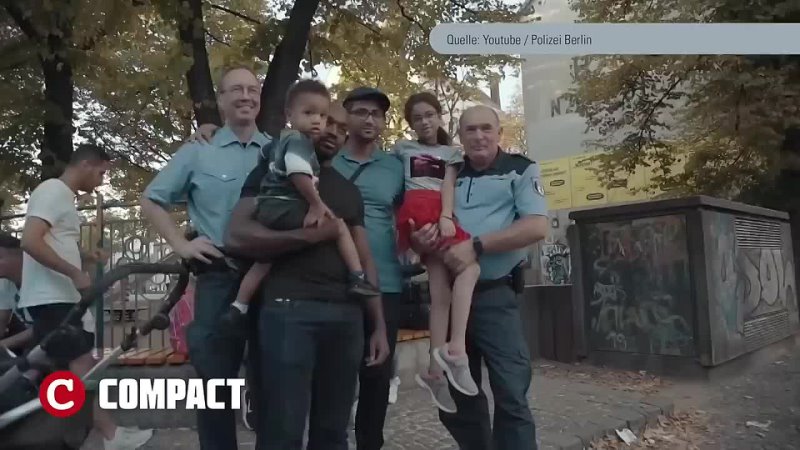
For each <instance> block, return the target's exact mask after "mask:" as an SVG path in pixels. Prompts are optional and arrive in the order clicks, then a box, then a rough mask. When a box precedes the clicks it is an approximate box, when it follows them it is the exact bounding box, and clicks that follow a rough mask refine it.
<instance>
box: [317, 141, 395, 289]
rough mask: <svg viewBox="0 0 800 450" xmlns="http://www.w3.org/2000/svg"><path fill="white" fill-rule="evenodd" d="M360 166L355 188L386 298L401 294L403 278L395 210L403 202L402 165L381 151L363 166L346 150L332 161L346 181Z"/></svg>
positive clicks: (362, 163) (377, 151)
mask: <svg viewBox="0 0 800 450" xmlns="http://www.w3.org/2000/svg"><path fill="white" fill-rule="evenodd" d="M361 165H366V167H365V168H364V170H363V171H362V172H361V174H360V175H359V176H358V178H357V179H356V180H355V185H356V186H357V187H358V189H359V191H361V197H362V198H363V199H364V228H365V229H366V231H367V240H368V241H369V248H370V251H371V252H372V258H373V259H374V260H375V266H376V268H377V270H378V281H379V284H380V289H381V292H383V293H385V294H397V293H401V292H403V274H402V271H401V266H400V260H399V259H398V255H397V244H396V239H397V238H396V237H395V217H394V210H395V207H396V205H398V204H399V202H401V201H402V198H403V183H404V181H403V163H402V162H400V160H399V159H397V158H396V157H394V156H392V155H390V154H388V153H386V152H384V151H381V150H380V149H379V150H376V151H375V152H374V153H373V154H372V157H371V158H370V159H369V160H367V161H364V162H360V161H358V160H356V159H353V158H351V157H350V156H348V154H347V152H346V150H342V151H340V152H339V154H338V155H336V157H334V159H333V168H334V169H336V170H337V171H338V172H339V173H340V174H342V175H343V176H344V177H345V178H347V179H350V177H351V176H352V175H353V173H354V172H355V171H356V170H357V169H358V167H359V166H361Z"/></svg>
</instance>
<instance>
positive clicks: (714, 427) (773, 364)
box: [666, 349, 800, 450]
mask: <svg viewBox="0 0 800 450" xmlns="http://www.w3.org/2000/svg"><path fill="white" fill-rule="evenodd" d="M681 390H683V391H684V395H683V396H678V395H677V393H678V392H680V391H681ZM666 392H667V393H669V392H675V393H676V395H674V398H675V399H676V402H677V405H678V406H677V407H678V408H680V409H683V410H701V411H703V412H705V413H707V416H708V420H707V429H708V433H707V434H705V436H704V438H702V439H701V440H700V443H701V444H702V446H701V447H700V448H724V449H726V450H727V449H733V450H739V449H741V450H751V449H797V448H800V351H798V350H796V349H795V350H791V349H789V350H787V351H786V352H785V353H783V354H782V355H776V357H775V358H771V360H770V361H765V362H763V363H761V364H758V365H757V366H756V367H752V368H751V369H750V370H748V371H747V372H745V373H742V374H741V375H739V376H736V377H733V378H731V379H728V380H724V381H722V382H718V383H709V384H708V385H706V386H700V389H698V387H697V386H691V387H687V388H683V389H682V387H681V386H676V387H675V388H673V389H669V390H668V391H666ZM698 392H699V395H696V393H698ZM703 392H705V393H706V394H705V395H703ZM668 395H670V394H668ZM748 422H751V424H750V425H749V426H748V425H747V423H748ZM753 422H755V423H753Z"/></svg>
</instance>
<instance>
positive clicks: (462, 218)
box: [412, 106, 548, 450]
mask: <svg viewBox="0 0 800 450" xmlns="http://www.w3.org/2000/svg"><path fill="white" fill-rule="evenodd" d="M458 132H459V137H460V138H461V143H462V145H463V146H464V156H465V158H464V159H465V165H464V169H463V170H462V171H461V173H460V174H459V176H458V180H457V182H456V196H455V197H456V205H455V213H456V216H457V217H458V220H459V223H460V225H461V226H462V227H464V229H465V230H466V231H468V232H469V233H470V234H471V235H472V236H474V238H473V240H472V241H465V242H462V243H459V244H457V245H455V246H453V247H451V248H450V249H448V250H447V251H446V252H445V253H444V259H445V262H446V263H447V264H448V265H449V266H450V267H451V268H452V269H453V270H456V271H458V270H460V269H461V268H462V267H464V266H466V265H467V264H470V263H472V262H474V261H476V260H477V261H478V262H479V263H480V266H481V279H480V281H479V282H478V284H477V285H476V287H475V294H474V296H473V299H472V310H471V312H470V321H469V326H468V328H467V354H468V356H469V363H470V371H471V372H472V376H473V377H475V381H476V382H477V383H478V385H479V386H480V385H481V362H482V361H485V362H486V366H487V368H488V371H489V378H490V380H491V385H492V393H493V394H494V399H495V414H494V430H492V426H491V424H490V422H489V406H488V402H487V400H486V396H485V394H484V393H483V391H481V392H480V393H479V394H478V395H477V396H474V397H468V396H465V395H463V394H460V393H459V392H458V391H456V390H455V389H451V390H450V391H451V393H452V395H453V399H454V400H455V402H456V405H457V407H458V412H457V413H455V414H450V413H445V412H442V411H440V413H439V417H440V420H441V421H442V423H443V424H444V425H445V427H447V429H448V431H450V434H452V435H453V438H455V440H456V441H457V442H458V444H459V447H460V448H462V449H470V450H472V449H475V450H483V449H496V450H531V449H535V448H537V447H536V445H537V444H536V430H535V427H534V423H533V416H532V415H531V411H530V408H529V405H528V398H527V393H528V388H529V387H530V383H531V375H532V372H531V362H530V355H529V352H528V348H527V345H526V343H525V337H524V335H523V331H522V322H521V319H520V314H519V307H518V304H517V295H516V293H515V291H514V289H513V285H512V276H511V274H512V271H513V270H514V268H515V267H517V266H518V265H519V264H520V263H521V262H522V261H523V260H525V259H526V254H527V251H526V249H527V248H528V247H530V246H531V245H532V244H534V243H536V242H537V241H539V240H541V239H543V238H544V237H545V234H546V232H547V228H548V221H547V204H546V202H545V197H544V190H543V188H542V185H541V184H540V183H541V181H540V174H539V166H538V165H537V164H536V163H535V162H532V161H531V160H529V159H528V158H526V157H524V156H521V155H511V154H508V153H505V152H503V151H502V150H501V149H500V146H499V143H500V136H501V128H500V121H499V118H498V116H497V113H496V112H495V111H494V110H493V109H491V108H488V107H485V106H476V107H472V108H469V109H467V110H466V111H464V114H463V115H462V116H461V119H460V121H459V131H458ZM437 237H438V230H436V228H435V227H425V228H422V229H421V230H419V231H418V232H416V233H415V234H414V236H412V238H413V240H414V242H415V246H418V247H419V249H420V250H429V249H431V248H432V245H433V243H434V242H435V240H436V238H437Z"/></svg>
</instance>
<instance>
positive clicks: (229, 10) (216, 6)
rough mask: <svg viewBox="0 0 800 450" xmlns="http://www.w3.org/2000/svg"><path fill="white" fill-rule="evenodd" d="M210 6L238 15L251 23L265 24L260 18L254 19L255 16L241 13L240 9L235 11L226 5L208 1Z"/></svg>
mask: <svg viewBox="0 0 800 450" xmlns="http://www.w3.org/2000/svg"><path fill="white" fill-rule="evenodd" d="M208 6H210V7H212V8H214V9H218V10H220V11H222V12H226V13H228V14H231V15H233V16H236V17H238V18H240V19H243V20H246V21H248V22H250V23H254V24H257V25H263V24H264V23H263V22H261V21H260V20H258V19H254V18H252V17H250V16H248V15H245V14H243V13H240V12H238V11H234V10H232V9H229V8H226V7H224V6H221V5H215V4H214V3H208Z"/></svg>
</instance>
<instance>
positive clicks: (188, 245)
mask: <svg viewBox="0 0 800 450" xmlns="http://www.w3.org/2000/svg"><path fill="white" fill-rule="evenodd" d="M260 95H261V83H260V82H259V81H258V79H257V78H256V76H255V75H254V74H253V72H252V71H251V70H249V69H247V68H243V67H236V68H233V69H229V70H227V71H226V72H225V73H224V74H223V76H222V78H221V80H220V86H219V98H218V103H219V107H220V110H221V112H222V114H223V116H224V117H225V126H224V127H223V128H221V129H220V130H219V132H217V133H216V135H215V136H214V138H213V139H212V140H211V142H210V143H209V144H204V143H198V142H189V143H186V144H184V145H183V146H182V147H181V148H180V149H179V150H178V151H177V152H176V153H175V154H174V155H173V156H172V159H171V160H170V161H169V163H168V164H167V165H166V166H165V167H164V168H163V169H162V170H161V171H160V172H159V173H158V174H157V175H156V177H155V178H154V179H153V181H152V182H151V183H150V185H149V186H148V187H147V189H146V190H145V192H144V195H143V196H142V199H141V205H142V213H144V215H145V217H147V219H148V220H149V221H150V223H151V224H152V226H153V227H154V228H155V229H156V231H158V233H159V234H160V235H161V236H163V237H164V239H165V240H166V241H167V243H169V245H170V246H171V247H172V249H173V250H174V251H175V252H176V253H177V254H178V255H180V256H181V258H184V259H187V260H189V259H194V260H197V261H199V262H200V263H201V264H198V274H197V275H198V276H197V284H196V286H197V288H196V290H195V292H196V301H195V310H194V320H193V322H192V323H191V324H190V325H189V329H188V330H187V340H188V343H189V357H190V360H191V363H192V365H194V367H195V370H196V371H197V374H198V375H199V376H200V377H202V378H204V379H210V378H235V377H237V376H238V373H239V368H240V365H241V363H242V354H243V352H244V345H245V341H244V339H241V338H238V337H235V336H224V335H222V334H221V333H219V332H218V331H217V330H218V324H217V323H218V321H219V318H220V316H221V315H222V314H223V313H224V312H225V311H227V310H228V308H229V306H230V304H231V302H233V300H234V297H235V295H236V291H237V289H238V287H239V278H240V275H239V274H238V273H237V272H236V271H234V270H232V269H231V268H230V267H229V266H228V264H226V263H225V260H224V258H223V254H222V252H221V251H220V250H219V247H221V246H222V238H223V235H224V233H225V228H226V225H227V222H228V217H229V216H230V212H231V211H232V210H233V206H234V205H235V204H236V201H237V199H238V198H239V191H240V190H241V187H242V184H243V183H244V180H245V178H246V176H247V174H248V173H249V172H250V171H251V170H252V169H253V167H255V166H256V163H257V161H258V156H259V152H260V150H261V148H262V147H264V146H265V145H266V144H268V143H269V142H270V138H269V137H268V136H266V135H265V134H263V133H261V132H259V131H258V128H257V127H256V121H255V119H256V115H257V114H258V111H259V108H260ZM183 201H186V202H187V203H188V213H189V218H190V220H191V222H192V225H193V227H194V229H195V231H197V233H198V237H197V238H195V239H193V240H187V239H186V238H185V237H184V232H183V230H181V229H179V228H178V226H177V224H176V223H175V221H174V220H173V218H172V217H171V216H170V215H169V212H168V208H170V207H171V206H173V205H176V204H178V203H181V202H183ZM228 395H229V394H228V393H225V394H224V395H223V393H222V392H220V393H218V394H217V398H228ZM197 432H198V437H199V439H200V448H201V449H203V450H215V449H219V450H229V449H232V448H236V446H237V444H236V419H235V412H234V411H233V410H232V409H230V408H226V409H221V410H215V409H206V410H199V411H197Z"/></svg>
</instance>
